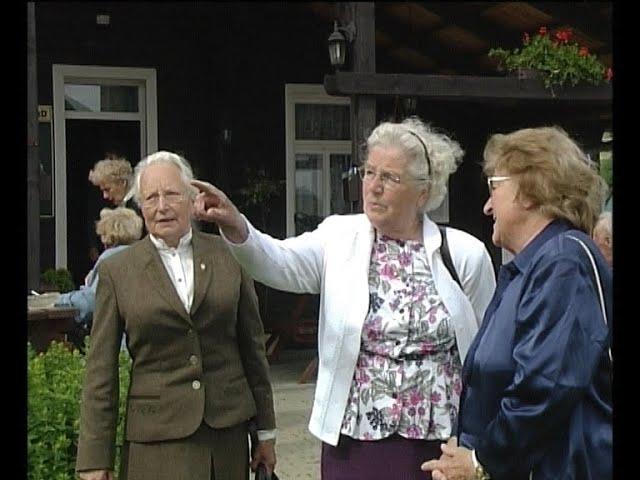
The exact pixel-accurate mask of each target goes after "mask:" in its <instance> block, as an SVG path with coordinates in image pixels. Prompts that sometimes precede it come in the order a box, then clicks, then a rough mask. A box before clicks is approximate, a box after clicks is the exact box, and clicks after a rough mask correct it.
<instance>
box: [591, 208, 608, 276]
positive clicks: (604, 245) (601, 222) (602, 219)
mask: <svg viewBox="0 0 640 480" xmlns="http://www.w3.org/2000/svg"><path fill="white" fill-rule="evenodd" d="M612 227H613V226H612V222H611V212H602V213H601V214H600V216H599V217H598V221H597V223H596V226H595V227H594V228H593V233H592V235H591V236H592V237H593V241H594V242H595V243H596V245H597V246H598V248H599V249H600V251H601V252H602V255H604V258H605V259H606V260H607V263H608V264H609V265H611V266H612V267H613V228H612Z"/></svg>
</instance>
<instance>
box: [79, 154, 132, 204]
mask: <svg viewBox="0 0 640 480" xmlns="http://www.w3.org/2000/svg"><path fill="white" fill-rule="evenodd" d="M132 174H133V170H132V168H131V164H130V163H129V162H128V161H127V160H126V159H124V158H122V157H119V156H117V155H114V154H107V155H106V158H105V159H104V160H100V161H99V162H96V164H95V165H94V166H93V168H92V169H91V170H90V171H89V181H90V182H91V183H92V184H93V185H95V186H96V187H98V188H99V189H100V191H101V192H102V198H104V199H105V200H107V201H108V202H109V203H111V204H112V205H114V206H116V207H119V206H123V204H124V203H125V202H126V200H128V197H127V193H128V192H129V190H130V189H131V185H132ZM125 198H126V199H125Z"/></svg>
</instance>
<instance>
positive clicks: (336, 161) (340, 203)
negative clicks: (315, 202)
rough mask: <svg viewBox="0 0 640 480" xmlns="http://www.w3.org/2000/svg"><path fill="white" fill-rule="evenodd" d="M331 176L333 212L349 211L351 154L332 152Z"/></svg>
mask: <svg viewBox="0 0 640 480" xmlns="http://www.w3.org/2000/svg"><path fill="white" fill-rule="evenodd" d="M329 162H330V169H331V171H330V172H329V175H330V177H331V179H330V182H331V213H349V212H350V209H349V203H348V202H347V198H348V197H347V195H348V192H347V191H346V189H347V188H348V186H347V183H348V176H349V168H350V167H351V155H349V154H331V155H330V156H329Z"/></svg>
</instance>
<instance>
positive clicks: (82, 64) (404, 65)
mask: <svg viewBox="0 0 640 480" xmlns="http://www.w3.org/2000/svg"><path fill="white" fill-rule="evenodd" d="M587 4H588V5H587ZM32 5H35V8H34V9H33V12H34V17H33V18H34V27H35V30H34V31H35V42H36V43H35V48H34V52H33V53H34V55H35V59H36V62H35V67H36V68H35V70H36V71H37V76H36V78H35V80H36V82H34V83H33V84H34V85H35V87H32V86H30V90H33V88H36V89H37V105H38V106H39V107H40V108H39V112H40V115H41V118H40V120H41V121H40V122H39V125H38V127H39V128H38V136H39V141H38V144H37V147H38V148H37V150H38V151H37V155H38V162H39V163H40V166H39V172H38V173H35V172H30V175H31V176H30V179H31V180H34V179H38V180H37V182H38V183H37V184H38V185H39V187H38V188H39V190H38V191H39V195H40V209H39V217H40V218H39V221H37V227H34V228H33V230H34V231H35V230H37V229H39V241H38V239H35V240H34V241H33V242H32V243H31V244H30V247H29V248H30V250H31V251H32V253H33V254H34V255H36V256H37V257H38V258H39V264H38V267H39V271H43V270H45V269H46V268H50V267H66V268H68V269H69V270H70V271H71V272H72V274H73V276H74V279H75V280H76V283H80V282H81V281H82V278H83V277H84V275H85V274H86V272H87V271H88V269H89V268H90V267H91V264H90V260H89V258H88V256H87V237H88V235H90V232H91V231H92V228H93V222H94V220H95V219H96V218H97V216H98V212H99V209H100V208H101V207H104V206H106V205H105V204H104V202H103V201H102V199H101V197H100V195H99V194H100V192H99V191H98V189H97V188H95V187H93V186H92V185H91V184H90V183H89V182H88V180H87V175H88V172H89V170H90V168H91V167H92V166H93V164H94V163H95V162H96V161H98V160H100V159H102V158H103V157H104V155H105V153H107V152H110V151H115V152H117V153H121V154H123V155H125V156H126V157H127V158H128V159H129V160H130V161H131V163H132V164H133V165H135V163H137V161H138V160H139V159H140V158H141V157H143V156H144V155H147V154H149V153H152V152H153V151H156V150H171V151H175V152H178V153H180V154H182V155H184V156H185V158H187V160H189V161H190V162H191V164H192V166H193V167H194V172H195V175H196V176H197V177H199V178H203V179H205V180H208V181H212V182H213V183H215V184H217V185H218V186H220V187H221V188H222V189H223V190H225V191H226V192H227V193H228V194H229V196H230V197H231V198H232V199H234V200H235V201H236V202H237V203H238V204H239V205H241V206H245V208H244V209H243V210H244V211H245V212H246V213H247V216H248V217H249V218H250V219H251V220H252V221H253V222H254V223H255V224H256V225H258V226H260V227H261V228H263V229H265V230H266V231H267V232H268V233H270V234H272V235H274V236H276V237H281V238H282V237H285V236H289V235H293V234H296V233H299V232H301V231H303V230H305V229H309V228H312V227H313V226H314V225H315V224H316V223H317V222H318V221H319V220H320V219H321V218H323V217H325V216H326V215H328V214H330V213H345V212H349V211H353V210H354V209H357V208H358V198H357V188H358V185H357V183H356V182H355V181H354V180H351V181H349V178H350V177H349V172H352V167H353V165H354V164H355V163H357V162H358V160H359V159H356V158H355V157H356V156H357V155H358V145H359V144H360V143H361V142H362V140H363V139H364V138H366V136H367V134H368V132H369V131H370V129H371V128H372V127H373V126H374V125H375V124H376V123H378V122H379V121H381V120H383V119H391V118H395V119H399V118H401V117H402V116H403V115H407V114H416V115H418V116H419V117H421V118H422V119H423V120H426V121H428V122H430V123H432V124H433V125H434V126H436V127H438V128H441V129H442V130H444V131H445V132H446V133H448V134H449V135H451V136H452V137H453V138H455V139H457V140H458V141H459V142H460V143H461V145H462V147H463V148H464V150H465V151H466V155H465V158H464V162H463V164H462V165H461V167H460V168H459V170H458V172H457V173H456V174H455V175H454V176H453V177H452V179H451V182H450V189H449V195H448V199H447V204H446V205H445V207H443V209H442V210H441V211H439V212H438V214H437V215H438V216H439V218H438V219H439V220H440V221H442V222H444V223H448V224H450V225H452V226H455V227H457V228H462V229H464V230H467V231H469V232H470V233H472V234H474V235H476V236H478V237H479V238H481V239H482V240H483V241H485V243H486V244H487V247H488V248H489V249H490V251H491V252H492V255H493V257H494V261H495V263H496V266H497V265H499V264H500V262H501V252H499V251H498V250H497V249H495V248H493V247H492V246H491V242H490V234H491V222H490V221H489V219H487V218H486V217H484V216H483V214H482V205H483V203H484V202H485V201H486V198H487V192H486V186H485V182H484V180H483V178H482V172H481V167H480V162H481V160H482V158H481V154H482V148H483V146H484V143H485V141H486V139H487V138H488V136H489V135H490V134H491V133H495V132H507V131H512V130H514V129H517V128H521V127H525V126H538V125H544V124H557V125H560V126H562V127H563V128H565V129H566V130H567V131H569V132H570V133H571V134H573V135H575V136H576V137H577V138H578V139H579V140H580V142H581V143H582V144H583V146H584V147H585V148H586V149H587V150H588V151H589V152H590V153H591V154H593V155H594V156H597V155H598V152H599V150H600V149H601V148H603V145H602V144H601V138H602V134H603V132H604V131H605V130H609V129H610V128H611V124H612V114H611V85H605V86H602V87H575V88H574V89H571V90H566V91H561V92H559V93H558V94H557V95H556V96H555V97H554V96H551V95H550V94H549V92H548V91H546V90H544V88H542V87H541V85H539V84H537V83H535V81H529V80H526V81H520V80H518V79H508V78H505V77H504V76H501V74H499V73H498V72H497V71H496V65H495V63H492V62H491V61H490V60H489V59H488V57H487V55H486V53H487V51H488V49H489V48H491V47H498V46H502V47H505V48H511V47H513V46H516V45H517V44H518V43H519V41H520V38H521V35H522V32H523V31H529V32H534V31H537V29H538V28H539V27H540V26H542V25H545V26H548V27H549V28H550V29H553V28H554V27H555V28H560V27H566V26H570V27H572V28H573V29H574V30H575V31H576V32H577V33H578V35H579V36H580V39H581V41H583V42H584V43H585V44H587V45H589V46H590V48H591V50H592V51H594V52H596V53H597V54H598V55H599V57H600V58H601V59H602V60H603V62H605V63H606V64H607V65H611V61H612V57H611V32H610V29H611V8H612V7H611V4H610V3H599V4H596V3H595V2H593V4H591V2H581V3H579V4H573V5H574V7H573V9H572V8H571V7H570V6H567V5H572V4H567V3H566V2H539V3H536V2H497V3H496V2H392V3H387V2H384V3H372V2H339V3H335V4H334V3H329V2H307V3H296V2H292V3H288V2H255V3H253V2H219V3H218V2H158V3H149V2H36V3H35V4H32ZM334 20H337V21H338V22H339V24H340V25H347V24H348V23H350V22H353V23H354V26H355V28H356V35H355V39H354V41H353V43H351V44H350V45H348V48H349V51H348V52H347V54H348V64H347V65H346V67H344V68H343V69H342V70H341V71H339V72H336V71H334V69H333V67H332V66H331V64H330V63H329V57H328V53H327V38H328V36H329V35H330V33H331V32H332V30H333V21H334ZM265 180H266V181H267V183H268V184H269V185H270V186H271V187H273V188H274V189H275V190H274V191H275V192H276V193H275V194H273V195H271V196H268V197H264V198H262V199H261V198H260V197H259V195H260V193H259V192H257V191H256V189H254V190H253V192H249V193H247V190H246V188H247V187H251V186H252V185H253V186H255V185H256V184H257V183H258V182H259V181H265ZM32 183H33V182H32ZM350 183H351V189H349V184H350ZM34 185H35V184H34ZM32 186H33V185H32ZM30 188H31V187H30ZM354 192H355V193H354ZM252 195H253V197H252ZM256 198H257V200H258V201H257V202H254V203H252V201H251V199H253V200H256ZM31 215H34V214H33V213H32V214H31ZM34 222H36V221H35V220H34V219H31V218H30V220H29V225H35V223H34ZM87 232H89V233H87ZM32 277H33V274H32V273H31V271H30V278H29V283H30V284H31V285H35V284H37V280H36V279H33V278H32ZM34 282H36V283H34ZM276 298H277V297H276ZM276 303H278V302H274V301H271V304H272V305H273V304H276ZM273 308H277V307H275V306H274V307H273ZM265 321H266V323H268V322H269V320H268V319H265Z"/></svg>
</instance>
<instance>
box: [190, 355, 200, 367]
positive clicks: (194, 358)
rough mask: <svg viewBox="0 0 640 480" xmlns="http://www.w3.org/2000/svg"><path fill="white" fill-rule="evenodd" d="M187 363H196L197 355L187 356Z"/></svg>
mask: <svg viewBox="0 0 640 480" xmlns="http://www.w3.org/2000/svg"><path fill="white" fill-rule="evenodd" d="M189 363H190V364H191V365H196V364H197V363H198V357H197V356H196V355H191V356H190V357H189Z"/></svg>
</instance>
